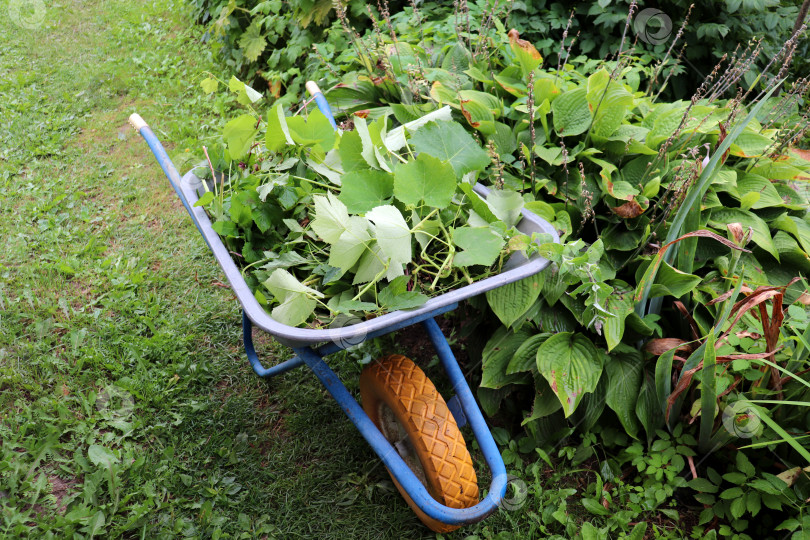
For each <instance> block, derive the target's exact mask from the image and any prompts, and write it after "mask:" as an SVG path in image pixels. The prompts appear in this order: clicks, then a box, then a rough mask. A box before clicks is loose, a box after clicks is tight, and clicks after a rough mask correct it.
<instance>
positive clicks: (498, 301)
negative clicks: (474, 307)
mask: <svg viewBox="0 0 810 540" xmlns="http://www.w3.org/2000/svg"><path fill="white" fill-rule="evenodd" d="M542 290H543V278H542V277H541V274H535V275H533V276H529V277H527V278H523V279H521V280H519V281H515V282H512V283H508V284H506V285H504V286H502V287H498V288H497V289H493V290H491V291H489V292H487V302H489V307H491V308H492V311H493V312H494V313H495V315H497V316H498V318H499V319H500V320H501V322H502V323H503V324H504V325H505V326H512V324H513V323H514V322H515V321H517V320H518V319H520V316H521V315H523V314H524V313H526V311H527V310H528V309H529V308H530V307H532V305H533V304H534V302H535V301H536V300H537V297H538V296H540V292H541V291H542Z"/></svg>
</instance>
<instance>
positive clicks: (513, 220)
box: [486, 189, 523, 227]
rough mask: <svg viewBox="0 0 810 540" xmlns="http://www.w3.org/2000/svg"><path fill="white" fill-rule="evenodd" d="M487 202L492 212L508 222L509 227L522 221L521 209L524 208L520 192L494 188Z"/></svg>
mask: <svg viewBox="0 0 810 540" xmlns="http://www.w3.org/2000/svg"><path fill="white" fill-rule="evenodd" d="M486 202H487V206H489V208H490V209H491V210H492V213H493V214H495V216H496V217H497V218H498V219H499V220H501V221H503V222H504V223H506V226H507V227H514V226H515V225H517V223H518V221H520V211H521V210H523V197H521V196H520V193H517V192H515V191H510V190H506V189H493V190H491V191H490V192H489V195H487V199H486Z"/></svg>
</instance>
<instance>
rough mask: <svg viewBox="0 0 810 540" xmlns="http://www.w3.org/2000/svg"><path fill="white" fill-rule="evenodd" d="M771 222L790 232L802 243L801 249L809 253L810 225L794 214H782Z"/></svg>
mask: <svg viewBox="0 0 810 540" xmlns="http://www.w3.org/2000/svg"><path fill="white" fill-rule="evenodd" d="M771 224H772V225H773V226H774V227H776V228H777V229H779V230H782V231H785V232H787V233H790V234H792V235H793V236H794V237H795V238H796V240H798V241H799V243H800V244H801V245H802V249H803V250H804V251H805V252H806V253H808V254H810V225H808V223H807V222H806V221H804V220H803V219H801V218H798V217H796V216H789V215H787V214H782V215H781V216H779V217H778V218H776V219H775V220H773V221H772V222H771Z"/></svg>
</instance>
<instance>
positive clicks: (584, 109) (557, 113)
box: [551, 88, 591, 137]
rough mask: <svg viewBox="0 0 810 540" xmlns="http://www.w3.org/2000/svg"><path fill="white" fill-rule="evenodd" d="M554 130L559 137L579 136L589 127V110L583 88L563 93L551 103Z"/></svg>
mask: <svg viewBox="0 0 810 540" xmlns="http://www.w3.org/2000/svg"><path fill="white" fill-rule="evenodd" d="M551 111H552V113H553V116H554V130H555V131H556V132H557V134H558V135H559V136H561V137H568V136H571V135H579V134H581V133H585V132H586V131H588V127H589V126H590V125H591V110H590V105H589V104H588V100H587V98H586V90H585V89H584V88H576V89H574V90H569V91H568V92H565V93H563V94H562V95H561V96H560V97H558V98H557V99H555V100H554V101H553V102H552V103H551Z"/></svg>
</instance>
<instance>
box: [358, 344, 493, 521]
mask: <svg viewBox="0 0 810 540" xmlns="http://www.w3.org/2000/svg"><path fill="white" fill-rule="evenodd" d="M360 396H361V397H362V400H363V409H364V410H365V411H366V414H368V416H369V418H371V420H372V422H374V424H375V425H376V426H377V427H378V428H379V429H380V431H381V432H382V434H383V435H384V436H385V438H386V439H387V440H388V442H390V443H391V444H392V445H393V446H394V448H396V450H397V452H399V454H400V456H402V458H403V460H404V461H405V463H407V464H408V467H410V469H411V470H412V471H413V472H414V474H415V475H416V477H417V478H419V480H420V481H421V482H422V484H424V486H425V487H426V488H427V490H428V492H429V493H430V495H431V496H432V497H433V498H434V499H436V501H438V502H439V503H441V504H444V505H445V506H449V507H451V508H468V507H470V506H474V505H475V504H477V503H478V480H477V479H476V476H475V469H473V464H472V458H471V457H470V453H469V452H468V451H467V445H466V443H465V442H464V438H463V437H462V435H461V431H459V429H458V425H457V424H456V420H455V418H453V415H452V413H451V412H450V410H449V409H448V408H447V403H445V401H444V399H443V398H442V396H441V395H440V394H439V392H438V391H436V387H435V386H433V383H432V382H431V381H430V379H428V378H427V376H426V375H425V373H424V372H423V371H422V370H421V369H419V366H417V365H416V364H414V363H413V362H412V361H411V360H410V359H408V358H406V357H404V356H402V355H398V354H394V355H391V356H386V357H385V358H381V359H380V360H377V361H376V362H372V363H371V364H370V365H368V366H366V367H365V368H364V369H363V372H362V373H361V374H360ZM389 473H390V471H389ZM391 478H392V479H393V480H394V484H396V486H397V489H399V492H400V493H401V494H402V496H403V497H404V498H405V500H406V501H407V502H408V505H409V506H410V507H411V509H412V510H413V511H414V512H415V513H416V515H417V516H419V519H420V520H422V522H423V523H424V524H425V525H427V526H428V527H430V529H432V530H434V531H436V532H441V533H444V532H450V531H453V530H455V529H458V528H459V525H446V524H444V523H442V522H440V521H436V520H435V519H432V518H430V517H428V516H427V515H425V513H424V512H422V511H421V510H420V509H419V508H418V507H417V506H416V504H415V503H414V502H413V501H412V500H411V498H410V497H408V494H407V493H406V492H405V491H404V490H403V489H402V486H400V485H399V482H397V481H396V479H395V478H394V477H393V475H392V476H391Z"/></svg>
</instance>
